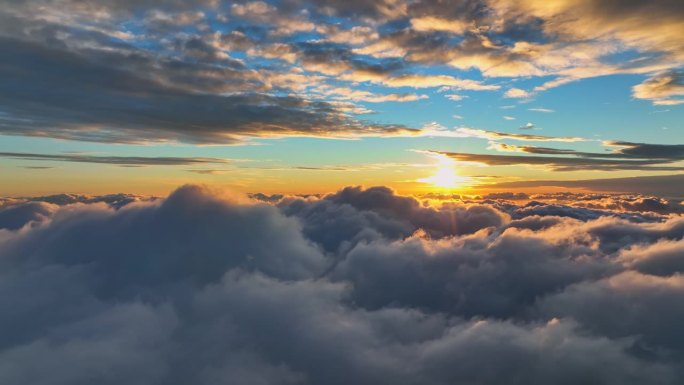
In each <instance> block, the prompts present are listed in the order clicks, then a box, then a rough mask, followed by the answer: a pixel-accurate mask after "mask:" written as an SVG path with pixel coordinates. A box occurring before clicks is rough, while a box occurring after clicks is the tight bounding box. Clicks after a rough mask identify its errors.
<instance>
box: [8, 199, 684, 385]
mask: <svg viewBox="0 0 684 385" xmlns="http://www.w3.org/2000/svg"><path fill="white" fill-rule="evenodd" d="M254 197H255V198H260V199H261V198H263V199H262V200H268V201H270V202H272V203H263V202H258V201H254V200H248V199H245V198H241V197H238V196H225V195H222V194H220V193H218V192H212V191H209V190H207V189H205V188H200V187H197V186H185V187H182V188H180V189H178V190H177V191H175V192H173V193H172V194H171V195H170V196H169V197H168V198H166V199H163V200H154V201H140V200H137V201H133V202H130V203H128V204H125V205H123V206H120V207H112V206H110V205H107V204H105V203H103V202H101V201H107V200H108V199H104V198H102V199H98V198H97V197H89V198H88V199H90V200H91V203H81V202H86V199H85V198H80V199H79V198H78V197H72V198H73V199H66V198H64V199H62V200H61V201H60V204H61V205H56V204H51V203H45V202H38V201H39V200H40V199H44V200H45V201H47V200H53V201H58V199H57V198H51V197H43V198H33V199H34V201H32V202H29V203H26V202H25V201H20V200H16V199H15V200H9V199H7V200H5V202H6V203H8V204H9V206H6V207H5V208H4V209H2V210H0V223H2V224H3V226H4V228H3V229H1V230H0V246H1V247H0V261H1V262H0V263H2V269H0V271H1V272H0V303H1V304H2V306H3V307H4V308H8V309H12V311H11V312H5V313H3V315H2V316H0V325H2V327H3V330H4V331H5V333H3V335H2V337H0V358H2V359H1V360H0V362H1V363H0V378H3V379H4V380H6V381H8V382H12V383H27V382H28V383H34V384H48V383H50V384H72V383H82V382H89V383H90V382H97V383H105V384H109V383H121V382H126V383H132V384H138V383H139V384H143V383H144V384H182V383H198V384H209V383H217V382H219V383H220V382H226V381H228V382H233V383H239V384H254V383H258V384H317V383H330V384H348V383H358V384H376V383H378V382H392V383H396V384H414V383H418V382H419V383H428V384H447V383H454V382H468V383H480V384H499V383H502V382H506V381H510V379H512V378H513V379H515V381H514V383H521V384H523V383H524V384H547V383H588V382H592V383H593V382H595V383H601V384H624V383H629V382H632V381H636V382H639V383H657V384H677V383H679V382H681V380H682V378H684V366H683V365H682V363H681V357H682V354H684V342H683V341H682V339H681V338H679V337H678V335H679V333H678V330H679V325H680V324H681V322H682V320H683V319H682V315H683V313H682V311H681V309H680V308H681V307H680V306H676V305H677V304H678V303H679V298H681V296H682V293H681V291H682V288H683V287H684V285H683V284H682V282H681V277H680V275H679V273H680V272H681V271H682V269H683V266H684V265H683V264H682V263H681V255H682V252H681V251H682V237H684V219H683V217H682V216H681V215H680V214H676V213H673V212H668V211H663V212H662V213H661V214H659V215H650V214H647V213H643V214H640V213H638V212H631V214H630V216H621V215H620V213H623V214H624V213H625V212H624V211H617V210H612V209H609V208H606V209H603V210H597V209H591V208H586V207H579V206H571V205H570V204H571V203H573V204H574V203H577V202H580V201H584V202H594V201H595V202H600V201H601V200H602V199H606V196H605V195H601V196H598V195H597V196H589V195H585V196H580V195H577V196H574V197H571V196H570V195H565V196H564V197H565V199H566V201H565V204H561V203H546V202H545V201H543V200H538V201H534V202H529V203H525V202H520V203H512V202H511V201H509V200H506V199H508V198H516V199H517V198H519V199H522V200H526V199H527V198H530V197H529V196H523V195H515V196H513V195H505V194H499V195H490V196H487V197H484V198H483V199H481V200H472V201H467V200H459V199H458V198H456V200H450V201H445V202H444V203H443V204H438V205H426V204H424V203H423V202H421V201H419V200H417V199H415V198H412V197H406V196H400V195H397V194H396V193H394V192H392V191H391V190H389V189H387V188H384V187H375V188H367V189H364V188H359V187H349V188H345V189H343V190H340V191H338V192H336V193H333V194H328V195H325V196H322V197H284V196H265V195H263V194H257V195H254ZM558 198H559V199H560V197H558ZM25 199H28V198H25ZM547 199H549V200H551V199H552V198H551V197H547ZM37 202H38V203H37ZM73 202H76V203H73ZM10 209H13V210H10ZM595 214H598V215H595ZM22 222H25V224H24V225H21V223H22ZM8 223H9V224H10V225H5V224H8ZM654 315H657V316H654Z"/></svg>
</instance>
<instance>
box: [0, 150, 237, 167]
mask: <svg viewBox="0 0 684 385" xmlns="http://www.w3.org/2000/svg"><path fill="white" fill-rule="evenodd" d="M0 157H3V158H13V159H23V160H37V161H53V162H77V163H103V164H117V165H128V166H131V165H134V166H177V165H193V164H206V163H230V162H232V159H221V158H201V157H195V158H184V157H174V156H160V157H150V156H101V155H86V154H53V155H50V154H34V153H27V152H0Z"/></svg>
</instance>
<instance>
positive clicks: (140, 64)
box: [0, 38, 411, 143]
mask: <svg viewBox="0 0 684 385" xmlns="http://www.w3.org/2000/svg"><path fill="white" fill-rule="evenodd" d="M0 47H1V48H2V50H3V51H4V52H6V53H7V55H6V59H5V60H4V61H3V62H4V65H3V67H2V68H1V69H0V70H1V71H2V72H3V73H4V75H5V77H6V79H7V81H6V82H3V83H2V85H0V95H3V96H4V97H3V96H0V101H1V102H2V103H3V112H4V113H5V114H4V115H2V116H0V132H2V133H4V134H12V135H32V136H50V137H58V138H65V139H78V140H92V141H105V142H126V143H139V142H144V141H160V140H178V141H185V142H197V143H235V142H239V141H242V140H245V138H246V137H272V136H287V135H306V136H354V135H384V134H391V133H395V134H396V133H406V132H409V131H411V130H409V129H407V128H405V127H402V126H399V125H394V126H393V125H374V124H370V123H366V122H361V121H357V120H354V119H352V118H350V117H348V116H346V115H344V114H342V113H341V112H339V111H337V110H336V109H335V107H334V106H332V105H330V104H327V103H325V102H316V101H307V100H304V99H301V98H298V97H294V96H273V95H267V94H263V93H259V91H263V90H264V89H263V88H262V89H260V88H259V87H260V86H259V84H260V83H261V81H260V80H259V79H258V77H257V76H256V74H255V73H253V72H251V71H250V70H246V69H232V68H229V67H215V66H203V65H201V64H189V63H186V62H181V61H174V60H172V59H164V60H161V59H156V58H154V57H153V56H151V55H150V54H148V53H145V52H140V51H138V50H129V51H128V52H120V51H93V50H90V51H86V52H81V53H73V52H70V51H68V50H62V49H56V48H52V47H47V46H45V45H43V44H38V43H33V42H27V41H21V40H15V39H8V38H0ZM237 91H243V92H242V93H239V94H229V95H219V94H218V93H229V92H233V93H234V92H237ZM254 91H256V92H254ZM245 92H247V93H245Z"/></svg>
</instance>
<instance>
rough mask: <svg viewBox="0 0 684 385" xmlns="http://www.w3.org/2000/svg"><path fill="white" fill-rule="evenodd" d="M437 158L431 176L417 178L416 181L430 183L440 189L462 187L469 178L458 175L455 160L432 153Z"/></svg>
mask: <svg viewBox="0 0 684 385" xmlns="http://www.w3.org/2000/svg"><path fill="white" fill-rule="evenodd" d="M433 158H435V159H436V160H437V171H436V172H435V174H433V175H432V176H429V177H427V178H422V179H418V182H422V183H427V184H431V185H432V186H434V187H438V188H442V189H455V188H459V187H464V186H465V184H466V183H467V182H468V180H469V179H470V178H468V177H464V176H460V175H458V172H457V171H456V167H455V165H456V162H454V160H453V159H451V158H449V157H447V156H444V155H438V154H435V155H433Z"/></svg>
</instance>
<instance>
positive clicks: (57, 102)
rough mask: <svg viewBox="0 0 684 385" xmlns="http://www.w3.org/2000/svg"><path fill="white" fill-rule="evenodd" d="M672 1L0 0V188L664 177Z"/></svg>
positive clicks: (676, 45)
mask: <svg viewBox="0 0 684 385" xmlns="http://www.w3.org/2000/svg"><path fill="white" fill-rule="evenodd" d="M683 14H684V6H683V5H682V2H681V1H674V0H670V1H668V0H660V1H631V0H630V1H618V0H608V1H591V0H580V1H570V0H555V1H532V0H525V1H509V0H472V1H470V0H463V1H434V0H425V1H423V0H416V1H394V0H380V1H371V2H367V1H337V0H312V1H305V0H285V1H266V2H263V1H252V2H226V1H220V0H193V1H175V0H168V1H154V2H152V1H116V2H110V1H99V0H88V1H71V0H28V1H8V0H5V1H3V2H2V7H1V8H0V46H1V48H2V51H3V52H4V54H3V57H2V59H0V60H1V62H0V63H1V65H0V78H2V79H3V81H2V82H1V83H0V170H1V172H2V175H1V176H0V178H1V181H2V193H3V195H5V196H29V195H47V194H55V193H61V192H71V193H86V194H103V193H117V192H127V193H138V194H158V195H165V194H167V193H168V192H170V191H172V190H173V189H174V188H175V187H176V186H178V185H181V184H185V183H201V184H207V185H212V186H216V187H220V188H227V189H231V190H234V191H238V192H251V193H253V192H263V193H323V192H329V191H335V190H337V189H339V188H341V187H344V186H347V185H365V186H372V185H386V186H390V187H392V188H394V189H395V190H397V191H400V192H404V193H429V192H434V191H442V192H446V191H448V192H460V193H481V192H487V191H494V190H497V189H499V188H504V187H502V186H498V185H497V184H500V183H508V186H509V187H506V188H508V189H510V188H512V187H510V186H513V185H511V184H510V183H522V182H525V183H527V184H526V185H525V186H526V188H527V189H528V190H529V189H540V190H545V189H546V190H549V189H551V188H552V186H550V184H553V183H548V182H547V183H541V184H540V183H537V184H536V185H535V183H531V182H533V181H559V182H557V183H555V184H556V185H559V184H562V183H560V181H562V182H563V183H566V185H565V186H567V181H586V180H594V179H600V180H604V179H612V178H630V177H650V176H664V175H672V174H678V173H681V171H682V170H684V123H683V122H684V106H682V104H684V72H683V71H684V40H683V39H682V38H681V36H682V35H684V16H683ZM640 184H641V183H632V187H634V186H637V185H640ZM557 187H558V186H556V188H557ZM560 187H562V186H560ZM565 188H567V187H565ZM624 189H627V190H629V187H624V188H623V190H624ZM654 192H657V191H654Z"/></svg>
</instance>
